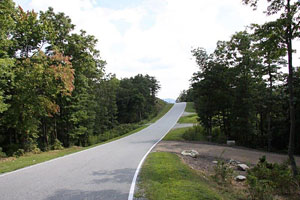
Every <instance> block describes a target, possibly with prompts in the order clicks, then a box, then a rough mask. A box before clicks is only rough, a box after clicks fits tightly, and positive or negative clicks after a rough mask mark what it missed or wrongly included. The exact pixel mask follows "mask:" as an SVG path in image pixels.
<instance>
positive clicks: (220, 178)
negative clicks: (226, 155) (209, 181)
mask: <svg viewBox="0 0 300 200" xmlns="http://www.w3.org/2000/svg"><path fill="white" fill-rule="evenodd" d="M214 172H215V174H214V175H213V178H214V179H215V181H217V182H218V183H221V184H223V183H231V181H232V177H233V169H232V168H230V165H229V164H226V163H225V162H224V161H221V160H219V161H218V164H217V165H216V166H215V167H214Z"/></svg>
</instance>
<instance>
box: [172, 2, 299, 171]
mask: <svg viewBox="0 0 300 200" xmlns="http://www.w3.org/2000/svg"><path fill="white" fill-rule="evenodd" d="M243 2H244V3H246V4H250V5H252V6H254V7H256V3H257V1H256V0H253V1H251V0H244V1H243ZM268 2H269V6H268V9H267V11H266V14H268V15H273V14H276V13H277V14H279V18H278V19H276V20H275V21H270V22H266V23H265V24H262V25H258V24H252V25H250V26H249V27H248V28H247V29H246V30H245V31H241V32H237V33H235V34H234V35H233V36H232V37H231V39H230V40H229V41H219V42H218V43H217V47H216V49H215V50H214V52H212V53H210V54H209V53H207V51H206V50H205V49H203V48H196V49H194V50H192V54H193V56H194V57H195V59H196V63H197V65H198V66H199V71H198V72H196V73H194V75H193V77H192V79H191V82H192V83H191V88H190V89H188V90H184V91H182V92H181V94H180V96H179V97H178V99H177V101H193V102H194V103H195V109H196V112H197V113H198V116H199V121H200V124H201V125H202V126H203V127H204V128H205V130H206V134H207V135H210V136H212V137H215V138H216V137H219V138H225V139H230V140H235V141H236V142H237V144H239V145H243V146H248V147H253V148H260V149H266V150H269V151H281V152H288V153H289V155H290V159H291V161H292V162H293V158H292V157H291V156H292V155H293V153H294V151H295V153H297V154H300V68H299V66H298V67H295V66H293V55H294V54H293V52H294V50H293V47H292V44H293V41H295V39H296V38H299V36H300V32H299V28H300V2H299V1H298V2H294V3H293V4H292V3H291V1H289V0H287V1H268ZM297 53H298V52H297ZM298 55H299V54H298ZM295 59H299V58H298V57H295ZM287 72H288V73H287ZM294 169H295V168H294ZM294 172H295V171H294Z"/></svg>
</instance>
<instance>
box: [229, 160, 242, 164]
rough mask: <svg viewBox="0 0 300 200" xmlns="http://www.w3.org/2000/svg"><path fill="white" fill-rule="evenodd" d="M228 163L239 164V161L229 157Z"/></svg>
mask: <svg viewBox="0 0 300 200" xmlns="http://www.w3.org/2000/svg"><path fill="white" fill-rule="evenodd" d="M229 164H231V165H238V164H241V162H239V161H237V160H233V159H230V160H229Z"/></svg>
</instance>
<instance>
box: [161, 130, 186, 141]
mask: <svg viewBox="0 0 300 200" xmlns="http://www.w3.org/2000/svg"><path fill="white" fill-rule="evenodd" d="M187 129H188V128H177V129H172V130H171V131H170V132H169V133H168V134H167V135H166V136H165V137H164V138H163V140H165V141H166V140H173V141H184V138H183V137H182V136H183V134H184V132H185V131H186V130H187Z"/></svg>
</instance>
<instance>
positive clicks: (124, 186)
mask: <svg viewBox="0 0 300 200" xmlns="http://www.w3.org/2000/svg"><path fill="white" fill-rule="evenodd" d="M184 108H185V103H179V104H175V105H174V106H173V108H172V109H171V110H170V111H169V112H168V113H167V114H166V115H165V116H164V117H163V118H161V119H160V120H158V121H157V122H156V123H154V124H152V125H150V126H149V127H147V128H146V129H143V130H142V131H140V132H138V133H135V134H133V135H130V136H128V137H125V138H122V139H120V140H117V141H114V142H111V143H107V144H104V145H100V146H98V147H95V148H92V149H88V150H85V151H81V152H78V153H75V154H71V155H68V156H65V157H61V158H58V159H54V160H52V161H48V162H45V163H42V164H38V165H34V166H32V167H27V168H24V169H21V170H17V171H15V172H12V173H7V174H4V175H0V199H1V200H20V199H22V200H23V199H24V200H79V199H80V200H82V199H84V200H126V199H128V195H129V190H130V186H131V184H132V181H133V177H134V174H135V172H136V169H137V167H138V165H139V163H140V161H141V160H142V158H143V157H144V155H145V154H146V153H147V152H148V151H149V149H150V148H151V147H152V146H153V145H154V144H155V143H156V142H158V141H159V140H160V139H161V138H162V137H163V136H164V135H165V134H166V133H167V132H168V131H169V130H170V129H171V128H172V127H173V126H174V125H175V123H176V122H177V120H178V118H179V117H180V116H181V114H182V113H183V111H184Z"/></svg>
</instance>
